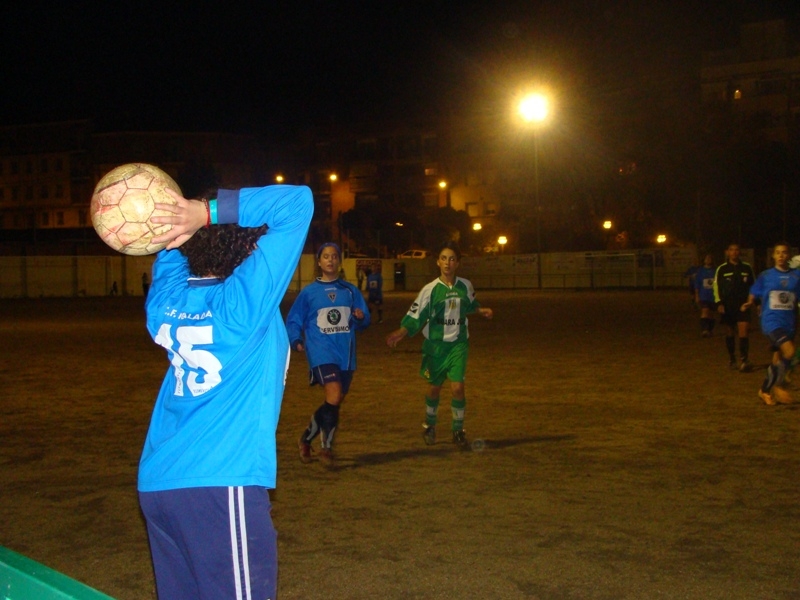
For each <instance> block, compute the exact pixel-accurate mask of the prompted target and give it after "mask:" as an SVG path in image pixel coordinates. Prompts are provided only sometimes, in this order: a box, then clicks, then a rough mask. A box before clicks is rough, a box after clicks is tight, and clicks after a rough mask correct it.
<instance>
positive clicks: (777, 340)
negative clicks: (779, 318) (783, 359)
mask: <svg viewBox="0 0 800 600" xmlns="http://www.w3.org/2000/svg"><path fill="white" fill-rule="evenodd" d="M767 337H768V338H769V343H770V346H771V347H772V350H778V349H780V347H781V346H782V345H783V344H785V343H786V342H793V341H794V331H787V330H786V329H775V330H774V331H770V332H769V333H768V334H767Z"/></svg>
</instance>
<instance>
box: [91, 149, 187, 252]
mask: <svg viewBox="0 0 800 600" xmlns="http://www.w3.org/2000/svg"><path fill="white" fill-rule="evenodd" d="M166 188H170V189H171V190H173V191H175V192H177V193H178V194H181V189H180V187H178V184H177V183H175V180H173V179H172V177H170V176H169V175H167V174H166V173H165V172H164V171H162V170H161V169H159V168H158V167H155V166H153V165H148V164H145V163H130V164H126V165H121V166H119V167H116V168H115V169H112V170H111V171H109V172H108V173H106V174H105V175H104V176H103V177H102V179H100V181H99V182H98V183H97V185H96V186H95V188H94V194H92V203H91V215H92V225H94V228H95V231H97V234H98V235H99V236H100V238H101V239H102V240H103V241H104V242H105V243H106V244H108V245H109V246H111V247H112V248H113V249H114V250H116V251H118V252H122V253H123V254H130V255H133V256H143V255H145V254H154V253H156V252H158V251H159V250H161V249H162V248H164V246H165V245H166V244H154V243H153V242H152V239H153V238H154V237H156V236H159V235H161V234H163V233H166V232H167V231H169V230H170V228H171V227H172V225H163V224H158V223H153V222H152V221H151V220H150V219H151V217H154V216H157V215H158V216H166V215H169V214H171V213H169V212H167V211H163V210H157V209H156V207H155V203H156V202H161V203H168V204H174V203H175V200H174V199H173V198H172V196H170V195H169V194H168V193H167V192H166V191H164V190H165V189H166Z"/></svg>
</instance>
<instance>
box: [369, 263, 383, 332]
mask: <svg viewBox="0 0 800 600" xmlns="http://www.w3.org/2000/svg"><path fill="white" fill-rule="evenodd" d="M366 273H367V305H368V306H369V314H370V315H371V314H372V311H373V307H375V310H377V311H378V323H383V275H381V270H380V267H378V268H375V267H373V268H371V269H367V271H366Z"/></svg>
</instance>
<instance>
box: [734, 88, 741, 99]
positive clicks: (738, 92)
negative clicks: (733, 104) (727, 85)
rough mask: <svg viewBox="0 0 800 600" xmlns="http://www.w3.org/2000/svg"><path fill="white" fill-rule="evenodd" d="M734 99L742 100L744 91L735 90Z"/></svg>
mask: <svg viewBox="0 0 800 600" xmlns="http://www.w3.org/2000/svg"><path fill="white" fill-rule="evenodd" d="M733 99H734V100H741V99H742V90H734V91H733Z"/></svg>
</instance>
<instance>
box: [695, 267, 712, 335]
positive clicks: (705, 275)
mask: <svg viewBox="0 0 800 600" xmlns="http://www.w3.org/2000/svg"><path fill="white" fill-rule="evenodd" d="M715 273H716V269H715V268H714V257H713V256H711V255H710V254H706V255H705V258H703V266H702V267H698V269H697V272H696V273H695V274H694V301H695V305H696V306H698V307H700V332H701V335H702V336H703V337H711V336H712V335H714V322H715V320H714V312H715V308H716V304H715V302H714V274H715Z"/></svg>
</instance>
